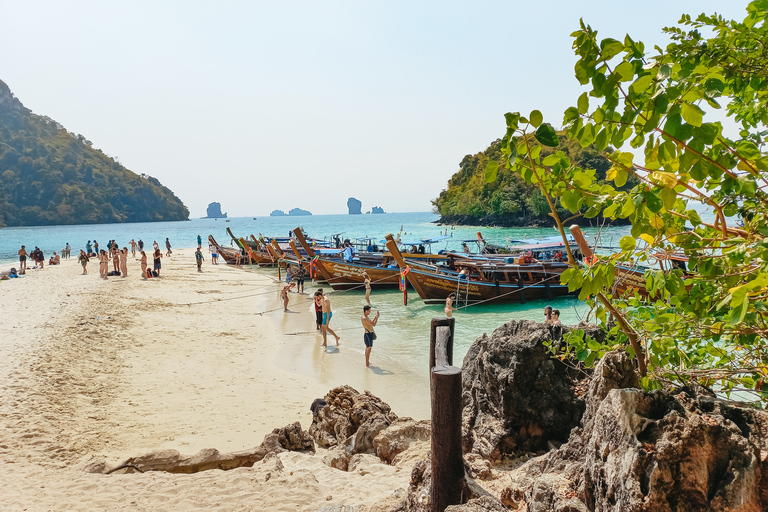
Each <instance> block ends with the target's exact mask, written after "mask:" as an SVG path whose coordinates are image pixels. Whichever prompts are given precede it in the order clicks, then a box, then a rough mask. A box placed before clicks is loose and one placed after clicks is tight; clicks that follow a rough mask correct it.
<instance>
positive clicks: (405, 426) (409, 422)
mask: <svg viewBox="0 0 768 512" xmlns="http://www.w3.org/2000/svg"><path fill="white" fill-rule="evenodd" d="M431 436H432V423H431V422H430V421H429V420H420V421H416V420H414V419H413V418H397V419H395V420H394V421H393V422H392V423H391V424H390V425H389V426H388V427H387V428H386V429H384V430H382V431H381V432H379V434H378V435H377V436H376V437H375V438H374V439H373V447H374V449H375V451H376V455H378V456H379V458H380V459H381V460H382V461H384V462H386V463H388V464H393V463H394V461H395V459H396V457H397V456H398V455H399V454H401V453H402V452H404V451H405V450H407V449H408V448H409V447H410V446H411V444H412V443H414V442H417V441H427V440H429V439H430V438H431Z"/></svg>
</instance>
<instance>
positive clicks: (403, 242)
mask: <svg viewBox="0 0 768 512" xmlns="http://www.w3.org/2000/svg"><path fill="white" fill-rule="evenodd" d="M449 238H453V237H451V236H446V235H440V236H436V237H433V238H421V239H414V240H400V241H398V240H395V242H397V243H398V244H400V245H428V244H435V243H437V242H442V241H443V240H447V239H449ZM381 243H382V244H386V243H387V241H386V240H381Z"/></svg>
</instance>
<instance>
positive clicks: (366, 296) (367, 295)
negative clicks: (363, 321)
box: [363, 272, 371, 306]
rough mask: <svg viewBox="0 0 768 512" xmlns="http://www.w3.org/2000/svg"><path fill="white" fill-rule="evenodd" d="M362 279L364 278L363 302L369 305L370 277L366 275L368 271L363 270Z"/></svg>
mask: <svg viewBox="0 0 768 512" xmlns="http://www.w3.org/2000/svg"><path fill="white" fill-rule="evenodd" d="M363 279H365V302H367V303H368V305H369V306H370V305H371V278H370V277H369V276H368V272H363Z"/></svg>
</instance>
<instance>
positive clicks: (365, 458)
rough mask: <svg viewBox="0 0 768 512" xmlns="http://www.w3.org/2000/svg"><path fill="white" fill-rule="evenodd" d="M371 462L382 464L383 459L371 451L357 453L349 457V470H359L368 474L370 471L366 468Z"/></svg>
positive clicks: (358, 471)
mask: <svg viewBox="0 0 768 512" xmlns="http://www.w3.org/2000/svg"><path fill="white" fill-rule="evenodd" d="M370 464H381V460H379V458H378V457H376V456H375V455H372V454H370V453H356V454H354V455H353V456H352V457H350V458H349V464H348V465H347V471H349V472H353V471H355V472H357V473H360V474H363V475H365V474H368V473H369V471H367V470H366V469H365V466H367V465H370Z"/></svg>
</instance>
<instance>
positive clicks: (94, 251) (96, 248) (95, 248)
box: [93, 240, 99, 256]
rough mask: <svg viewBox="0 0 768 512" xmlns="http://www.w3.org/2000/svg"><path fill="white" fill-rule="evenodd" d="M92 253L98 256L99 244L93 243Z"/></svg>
mask: <svg viewBox="0 0 768 512" xmlns="http://www.w3.org/2000/svg"><path fill="white" fill-rule="evenodd" d="M93 253H94V254H95V255H97V256H98V255H99V242H97V241H96V240H94V241H93Z"/></svg>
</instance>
